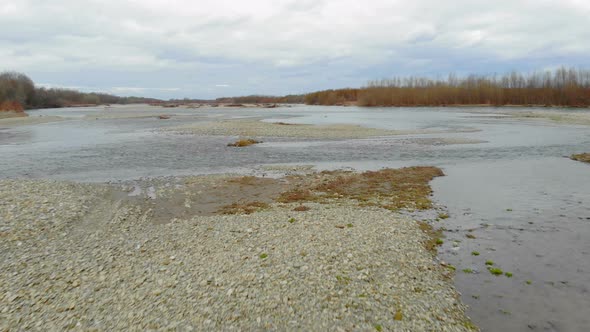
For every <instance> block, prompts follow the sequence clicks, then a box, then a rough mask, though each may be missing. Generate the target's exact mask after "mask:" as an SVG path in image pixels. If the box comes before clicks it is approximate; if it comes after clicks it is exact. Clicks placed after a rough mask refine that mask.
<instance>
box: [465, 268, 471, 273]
mask: <svg viewBox="0 0 590 332" xmlns="http://www.w3.org/2000/svg"><path fill="white" fill-rule="evenodd" d="M463 272H464V273H473V270H472V269H463Z"/></svg>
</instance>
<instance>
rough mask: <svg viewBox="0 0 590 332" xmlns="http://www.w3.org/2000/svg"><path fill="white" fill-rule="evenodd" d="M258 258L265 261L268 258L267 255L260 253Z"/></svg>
mask: <svg viewBox="0 0 590 332" xmlns="http://www.w3.org/2000/svg"><path fill="white" fill-rule="evenodd" d="M258 257H260V259H266V258H268V255H267V254H266V253H262V254H260V256H258Z"/></svg>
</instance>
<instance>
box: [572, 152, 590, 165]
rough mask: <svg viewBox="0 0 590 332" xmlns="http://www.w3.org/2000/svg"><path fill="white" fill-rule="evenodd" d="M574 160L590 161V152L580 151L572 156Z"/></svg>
mask: <svg viewBox="0 0 590 332" xmlns="http://www.w3.org/2000/svg"><path fill="white" fill-rule="evenodd" d="M571 158H572V159H573V160H577V161H581V162H585V163H590V153H580V154H574V155H572V156H571Z"/></svg>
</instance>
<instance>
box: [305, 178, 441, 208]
mask: <svg viewBox="0 0 590 332" xmlns="http://www.w3.org/2000/svg"><path fill="white" fill-rule="evenodd" d="M443 175H444V174H443V172H442V171H441V170H440V169H439V168H436V167H406V168H400V169H383V170H379V171H374V172H364V173H342V174H338V175H336V176H333V178H332V179H328V180H327V181H324V182H323V183H321V184H319V185H317V186H315V187H314V188H313V190H314V191H320V192H324V193H326V194H327V195H328V196H333V197H347V198H351V199H356V200H358V201H361V202H368V201H373V200H377V201H379V206H381V207H383V208H386V209H390V210H399V209H402V208H408V209H420V210H426V209H429V208H431V207H432V202H431V201H430V199H429V196H430V195H431V194H432V189H431V188H430V185H429V182H430V180H432V179H433V178H435V177H437V176H443Z"/></svg>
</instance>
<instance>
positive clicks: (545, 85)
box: [305, 68, 590, 107]
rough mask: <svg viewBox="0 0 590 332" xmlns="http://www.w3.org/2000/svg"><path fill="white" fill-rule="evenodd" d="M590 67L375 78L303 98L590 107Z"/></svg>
mask: <svg viewBox="0 0 590 332" xmlns="http://www.w3.org/2000/svg"><path fill="white" fill-rule="evenodd" d="M589 92H590V71H589V70H582V69H580V70H576V69H568V68H559V69H557V70H555V71H552V72H551V71H544V72H535V73H531V74H528V75H523V74H520V73H517V72H511V73H509V74H505V75H503V76H495V75H494V76H485V75H469V76H465V77H457V76H456V75H453V74H451V75H449V76H448V78H447V79H436V80H435V79H431V78H426V77H406V78H400V77H396V78H392V79H383V80H377V81H371V82H369V83H368V84H367V86H366V87H363V88H360V89H350V88H347V89H339V90H325V91H318V92H314V93H310V94H308V95H306V96H305V103H306V104H313V105H345V104H350V103H356V104H357V105H359V106H448V105H493V106H503V105H524V106H531V105H544V106H545V105H558V106H574V107H587V106H590V93H589Z"/></svg>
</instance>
